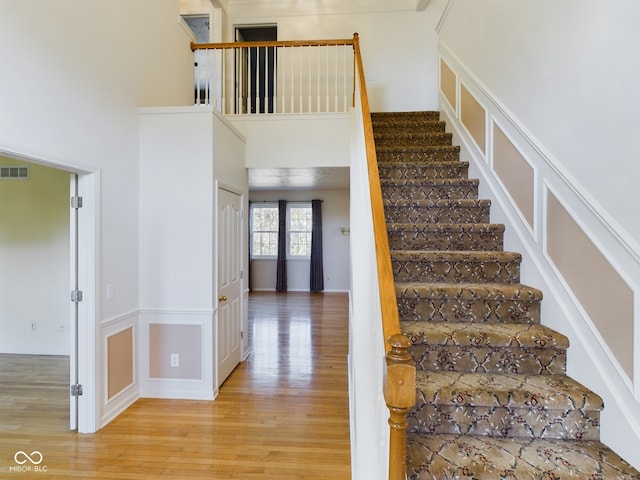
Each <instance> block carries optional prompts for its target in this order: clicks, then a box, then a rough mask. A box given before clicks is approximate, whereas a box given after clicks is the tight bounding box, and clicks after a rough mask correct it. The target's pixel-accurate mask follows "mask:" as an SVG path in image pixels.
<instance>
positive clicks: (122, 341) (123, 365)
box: [107, 327, 133, 399]
mask: <svg viewBox="0 0 640 480" xmlns="http://www.w3.org/2000/svg"><path fill="white" fill-rule="evenodd" d="M132 383H133V327H130V328H127V329H125V330H122V331H121V332H118V333H116V334H114V335H111V336H110V337H108V338H107V398H109V399H110V398H112V397H113V396H115V395H116V394H118V393H120V392H121V391H122V390H124V389H125V388H127V387H128V386H129V385H131V384H132Z"/></svg>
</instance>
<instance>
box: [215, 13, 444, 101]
mask: <svg viewBox="0 0 640 480" xmlns="http://www.w3.org/2000/svg"><path fill="white" fill-rule="evenodd" d="M334 3H335V4H334ZM334 3H332V2H322V6H316V4H315V3H314V2H308V3H307V4H304V6H303V5H295V6H292V5H291V3H290V2H287V4H286V7H283V5H285V4H284V2H283V3H282V4H278V3H275V4H274V3H271V2H270V3H268V4H266V5H260V4H257V3H251V4H250V5H249V6H248V7H247V8H246V9H242V8H241V9H238V10H237V11H229V12H228V15H229V18H228V26H227V28H226V29H227V31H228V32H229V35H232V34H233V26H234V25H250V24H264V23H271V24H277V27H278V39H279V40H314V39H331V38H339V39H342V38H352V37H353V34H354V33H356V32H357V33H358V34H359V36H360V45H361V50H362V56H363V61H364V69H365V73H366V75H367V82H368V84H367V88H368V93H369V102H370V104H371V110H372V111H385V110H387V111H392V110H429V109H431V110H435V109H436V108H437V86H438V83H437V75H436V74H437V61H436V59H437V50H436V45H437V36H436V33H435V26H436V23H437V21H438V19H439V17H440V12H441V11H442V8H443V7H444V0H432V1H431V3H430V4H429V7H428V8H427V9H426V10H425V11H423V12H416V11H415V2H413V1H410V2H407V1H406V0H404V1H395V2H393V5H391V6H390V5H389V4H390V3H391V2H377V3H376V2H367V3H368V4H367V5H364V6H363V4H360V5H354V4H347V3H345V2H334ZM382 3H385V5H382ZM279 7H280V8H279ZM367 8H371V9H372V10H374V9H375V10H378V11H376V12H373V13H361V12H362V10H363V9H367ZM328 12H329V13H328ZM226 40H227V41H229V40H231V39H230V38H229V37H227V38H226Z"/></svg>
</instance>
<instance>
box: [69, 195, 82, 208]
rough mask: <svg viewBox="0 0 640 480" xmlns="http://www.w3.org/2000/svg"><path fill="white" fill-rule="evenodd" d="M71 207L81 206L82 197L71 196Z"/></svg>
mask: <svg viewBox="0 0 640 480" xmlns="http://www.w3.org/2000/svg"><path fill="white" fill-rule="evenodd" d="M71 208H82V197H80V196H75V197H71Z"/></svg>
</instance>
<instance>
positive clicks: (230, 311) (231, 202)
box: [217, 188, 243, 386]
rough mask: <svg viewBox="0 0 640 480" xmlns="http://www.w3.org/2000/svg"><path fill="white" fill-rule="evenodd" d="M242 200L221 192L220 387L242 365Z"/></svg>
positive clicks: (219, 226)
mask: <svg viewBox="0 0 640 480" xmlns="http://www.w3.org/2000/svg"><path fill="white" fill-rule="evenodd" d="M241 206H242V197H241V196H240V195H238V194H236V193H233V192H231V191H229V190H226V189H224V188H219V189H218V332H217V337H218V386H220V385H222V382H224V381H225V380H226V378H227V377H228V376H229V374H230V373H231V372H232V371H233V369H234V368H236V366H237V365H238V363H240V355H241V340H240V319H241V311H240V306H241V303H242V302H241V300H242V276H241V269H242V260H241V259H242V244H243V242H242V207H241Z"/></svg>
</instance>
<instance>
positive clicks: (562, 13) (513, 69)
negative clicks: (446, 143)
mask: <svg viewBox="0 0 640 480" xmlns="http://www.w3.org/2000/svg"><path fill="white" fill-rule="evenodd" d="M639 17H640V4H638V2H634V1H633V0H621V1H619V2H616V5H615V8H613V7H612V6H608V7H604V6H603V4H602V2H600V1H597V0H586V1H579V0H567V1H563V2H539V1H535V0H527V1H521V2H510V3H505V2H503V1H500V0H486V1H483V2H481V3H480V2H476V1H474V0H456V2H455V3H454V5H453V8H452V9H451V11H450V13H449V16H448V18H447V21H446V23H445V25H444V28H443V29H442V31H441V42H442V43H443V44H444V45H445V46H446V47H447V48H449V49H450V50H451V51H452V52H453V53H454V55H455V56H456V57H458V58H459V59H460V60H461V61H462V62H463V63H464V64H466V65H467V66H468V68H469V69H470V70H471V71H472V72H473V73H474V75H475V76H476V77H477V78H478V79H480V81H481V82H482V83H483V84H484V85H485V86H486V87H487V88H488V89H489V90H490V91H491V92H493V93H494V94H495V96H496V97H497V98H498V99H499V100H500V102H501V103H502V104H503V105H505V106H506V107H507V108H508V110H509V111H510V112H511V113H512V115H513V117H514V118H516V119H517V120H519V121H520V122H521V123H522V124H523V125H525V126H526V128H527V129H528V130H529V131H530V132H532V133H533V134H534V135H535V138H536V139H537V140H538V142H539V144H540V145H541V146H543V148H544V149H545V150H546V151H548V152H549V153H550V154H551V155H552V156H553V157H554V158H555V159H556V160H557V162H558V164H559V166H560V168H562V169H564V170H566V171H567V172H568V173H569V174H570V175H571V176H572V177H574V178H575V180H576V181H577V182H578V183H579V184H580V185H582V187H583V188H584V189H585V190H586V191H588V192H589V194H590V195H591V197H592V200H593V202H594V203H595V204H596V205H598V206H600V207H601V208H602V210H603V211H605V212H606V213H607V215H610V216H611V217H612V218H613V219H615V221H616V222H617V223H619V225H620V227H621V229H622V230H624V232H622V231H621V234H623V235H625V238H626V239H627V240H628V241H629V242H630V243H632V244H633V245H634V248H635V249H636V251H637V252H640V246H639V242H640V240H639V239H640V222H638V218H639V217H640V202H637V201H635V189H636V179H637V178H640V162H638V161H637V159H638V158H639V157H640V143H639V142H637V141H636V138H635V135H633V134H632V133H631V132H632V131H633V130H634V129H635V128H636V126H637V125H638V124H640V95H639V94H638V88H637V85H638V84H639V83H640V58H639V57H638V55H636V54H635V48H636V45H638V43H639V42H640V29H638V28H637V25H636V22H635V20H636V19H637V18H639ZM479 19H482V21H479ZM505 39H508V41H505Z"/></svg>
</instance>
